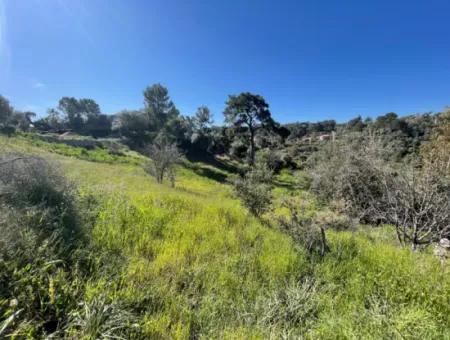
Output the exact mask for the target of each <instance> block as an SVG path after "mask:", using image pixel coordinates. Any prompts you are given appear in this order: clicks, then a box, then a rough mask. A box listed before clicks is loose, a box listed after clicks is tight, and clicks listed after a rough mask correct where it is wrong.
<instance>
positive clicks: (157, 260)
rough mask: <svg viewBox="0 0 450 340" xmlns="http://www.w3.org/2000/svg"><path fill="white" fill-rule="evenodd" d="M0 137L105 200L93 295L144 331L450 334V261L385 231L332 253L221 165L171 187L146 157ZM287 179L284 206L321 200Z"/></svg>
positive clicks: (339, 245)
mask: <svg viewBox="0 0 450 340" xmlns="http://www.w3.org/2000/svg"><path fill="white" fill-rule="evenodd" d="M2 145H3V146H7V147H5V148H4V150H17V151H24V152H30V153H38V154H40V155H44V156H46V157H48V158H51V159H53V160H54V161H57V162H59V163H60V164H61V165H62V167H63V169H64V172H65V173H66V175H67V176H68V177H69V178H70V179H72V180H73V181H75V182H77V184H78V186H79V190H80V193H81V194H87V193H90V194H92V193H93V194H94V195H96V196H97V197H98V198H99V202H100V205H101V209H100V213H99V216H98V218H97V221H96V224H95V226H94V229H93V231H92V238H93V244H94V249H95V252H96V253H95V254H107V258H110V259H111V260H110V261H109V262H108V261H106V266H105V268H103V269H102V271H100V272H99V273H98V274H97V275H94V276H92V277H90V278H87V279H86V284H85V288H84V293H83V296H84V300H85V301H86V302H87V303H90V302H91V301H94V300H95V299H96V298H98V297H99V296H102V297H104V299H106V300H107V301H113V302H116V303H118V304H120V305H121V306H123V308H125V309H126V310H128V311H129V312H131V313H133V314H134V315H135V316H136V318H137V319H136V323H137V325H138V327H139V330H140V334H141V336H143V337H145V338H155V339H189V338H198V337H199V338H224V339H262V338H274V339H278V338H281V337H286V338H311V339H317V338H324V339H380V338H385V339H392V338H393V339H405V338H407V339H425V338H449V337H450V276H449V274H450V273H449V266H448V265H441V264H440V263H439V262H438V261H437V260H436V259H435V258H433V256H431V255H430V254H428V253H413V252H411V251H410V250H409V249H400V248H399V247H398V246H397V244H396V242H395V236H394V234H393V232H392V230H391V229H389V228H388V227H386V228H377V229H369V228H364V229H360V230H358V231H357V232H354V233H351V232H328V237H329V242H330V246H331V249H332V250H331V252H330V253H329V254H327V255H326V256H325V257H324V258H323V259H321V258H317V257H315V256H312V257H311V256H309V255H307V254H306V253H305V252H304V251H303V249H302V248H300V247H298V246H296V245H295V244H294V243H293V241H292V240H291V239H290V238H289V237H288V236H287V235H285V234H283V233H281V232H280V231H278V230H277V228H276V226H275V225H274V224H273V223H272V224H273V226H272V227H268V226H267V225H266V224H261V223H260V221H258V220H257V219H255V218H253V217H251V216H250V215H249V214H248V213H247V212H246V211H245V209H244V208H243V207H242V206H241V205H240V203H239V202H238V201H237V200H236V199H235V198H234V197H233V195H232V190H231V189H230V187H229V186H228V185H227V184H223V183H221V181H218V180H216V179H215V177H214V176H204V175H202V171H209V172H208V173H210V172H218V173H220V174H221V175H223V176H228V174H227V173H226V172H223V171H222V170H218V169H214V168H212V169H211V167H210V166H208V165H202V164H196V165H190V164H185V166H182V167H180V168H179V169H178V171H177V172H178V178H177V182H176V187H175V188H170V187H169V186H168V185H165V184H163V185H160V184H157V183H156V182H155V181H154V180H153V179H152V178H151V177H149V176H148V175H147V174H146V173H145V172H144V171H143V170H142V168H141V167H140V166H139V165H137V164H138V163H139V161H140V160H141V158H139V157H138V156H127V157H123V158H121V160H120V161H115V160H110V159H109V158H108V157H109V156H104V157H105V159H107V161H106V160H105V161H99V160H98V159H97V158H96V156H95V157H94V156H92V155H91V156H92V157H93V158H92V159H90V158H88V159H83V157H82V156H81V155H80V154H78V151H77V150H71V148H70V147H67V150H66V146H64V147H61V146H58V147H56V149H55V148H53V147H50V146H48V145H43V144H40V143H38V144H36V143H35V142H34V141H30V140H28V139H27V138H22V137H20V138H12V139H9V140H6V139H5V138H2V139H0V146H2ZM62 149H63V150H65V151H61V150H62ZM73 149H76V148H73ZM94 152H104V151H98V150H94ZM102 155H103V154H102ZM102 157H103V156H102ZM118 157H121V156H118ZM128 157H130V158H133V159H136V162H134V161H128V160H129V158H128ZM199 168H200V169H201V168H205V169H209V170H199ZM278 181H279V182H280V185H279V186H278V188H277V189H276V190H275V196H276V201H277V202H278V201H279V200H281V199H282V198H283V197H284V196H285V195H288V194H289V195H292V194H295V195H303V197H305V199H309V200H311V201H313V198H311V197H310V196H309V195H308V194H306V193H304V192H302V191H300V189H301V188H299V187H296V186H295V185H296V184H295V183H296V181H294V179H293V176H292V175H291V174H289V173H287V172H283V173H282V174H280V176H279V177H278ZM311 206H312V209H316V208H317V207H316V206H315V205H314V204H312V205H311ZM317 209H318V208H317ZM95 254H93V256H96V255H95ZM99 256H100V255H99Z"/></svg>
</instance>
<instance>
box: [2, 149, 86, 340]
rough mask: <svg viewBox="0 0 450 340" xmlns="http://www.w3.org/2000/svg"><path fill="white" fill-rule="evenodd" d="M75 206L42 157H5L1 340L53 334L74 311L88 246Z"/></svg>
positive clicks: (67, 186)
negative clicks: (9, 337)
mask: <svg viewBox="0 0 450 340" xmlns="http://www.w3.org/2000/svg"><path fill="white" fill-rule="evenodd" d="M76 202H77V198H76V196H75V194H74V188H73V187H72V185H71V184H69V183H68V182H67V181H66V180H65V179H64V177H63V176H62V175H61V174H60V173H59V172H58V170H57V169H56V168H55V167H54V166H52V165H50V164H49V163H48V162H46V161H45V160H43V159H42V158H39V157H30V156H25V155H18V154H15V155H4V156H1V157H0V216H1V217H0V306H1V308H0V309H1V314H0V319H5V320H6V321H4V324H3V326H0V328H1V331H0V336H6V335H8V334H9V335H10V336H12V337H14V336H18V337H33V338H35V337H39V336H43V335H45V334H50V333H52V332H54V331H56V330H57V329H58V328H59V327H60V325H61V324H62V323H63V322H64V320H65V318H66V315H67V310H68V309H71V308H74V307H75V305H76V302H77V299H78V298H79V295H80V291H81V288H82V286H83V284H82V282H81V281H80V279H79V277H80V276H82V275H83V273H82V272H81V271H80V269H81V263H82V261H83V257H84V256H83V255H82V252H81V251H79V246H80V245H81V244H83V246H86V241H87V238H86V237H85V236H86V235H85V233H84V231H85V230H84V229H83V228H82V227H81V218H80V215H81V214H79V211H78V210H77V207H76ZM86 215H89V214H86Z"/></svg>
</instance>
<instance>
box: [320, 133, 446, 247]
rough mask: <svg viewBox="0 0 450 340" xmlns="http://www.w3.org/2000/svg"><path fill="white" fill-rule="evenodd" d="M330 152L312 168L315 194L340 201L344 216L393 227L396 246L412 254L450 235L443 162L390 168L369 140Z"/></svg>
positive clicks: (434, 160) (428, 160)
mask: <svg viewBox="0 0 450 340" xmlns="http://www.w3.org/2000/svg"><path fill="white" fill-rule="evenodd" d="M332 147H333V148H334V149H333V150H330V151H329V152H328V153H326V154H324V155H323V156H322V159H320V160H319V161H318V163H317V164H316V167H315V168H314V172H313V178H314V180H313V189H314V190H316V192H317V193H318V194H319V195H321V196H322V197H324V196H325V198H326V199H327V200H328V201H330V200H333V199H334V200H341V201H343V202H345V210H346V212H347V213H348V214H350V215H351V216H353V217H356V218H359V219H361V220H363V221H365V222H368V223H375V224H379V223H387V224H392V225H394V226H395V228H396V232H397V237H398V240H399V242H400V243H401V244H402V245H404V246H405V245H407V244H411V245H412V247H413V249H417V248H419V247H421V246H424V245H427V244H430V243H432V242H437V241H439V240H440V239H441V238H443V237H449V236H450V181H449V180H448V179H449V176H448V175H447V176H446V175H445V169H447V170H448V168H447V162H448V159H447V158H445V157H439V158H436V157H434V158H433V157H432V158H417V159H416V160H415V161H413V162H409V163H406V162H404V163H403V164H400V165H399V164H391V163H389V162H388V161H386V159H385V155H386V153H387V152H388V151H386V149H385V148H383V147H382V146H381V145H380V143H378V142H377V141H376V139H375V138H372V137H371V136H368V137H366V138H364V139H363V140H361V141H359V142H358V145H356V144H349V143H343V144H334V145H333V146H332ZM326 156H328V158H326Z"/></svg>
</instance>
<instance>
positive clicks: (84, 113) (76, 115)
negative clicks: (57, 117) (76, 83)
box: [58, 97, 100, 133]
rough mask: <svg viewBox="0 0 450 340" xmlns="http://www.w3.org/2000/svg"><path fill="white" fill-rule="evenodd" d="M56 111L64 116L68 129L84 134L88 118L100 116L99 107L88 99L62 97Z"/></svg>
mask: <svg viewBox="0 0 450 340" xmlns="http://www.w3.org/2000/svg"><path fill="white" fill-rule="evenodd" d="M58 110H59V111H61V112H62V113H63V114H64V116H65V118H66V119H67V122H68V125H69V127H70V128H71V129H72V130H74V131H75V132H78V133H83V132H85V131H84V129H85V124H86V122H87V120H88V119H89V118H91V119H92V118H96V117H97V116H98V115H100V106H99V105H98V104H97V103H96V102H95V100H93V99H89V98H81V99H76V98H74V97H63V98H61V99H60V100H59V103H58Z"/></svg>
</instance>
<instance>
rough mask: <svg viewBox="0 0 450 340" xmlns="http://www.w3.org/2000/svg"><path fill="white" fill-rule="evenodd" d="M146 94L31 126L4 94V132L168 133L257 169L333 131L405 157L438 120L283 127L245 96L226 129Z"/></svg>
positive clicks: (237, 100) (231, 106) (157, 92)
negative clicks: (140, 102) (140, 100)
mask: <svg viewBox="0 0 450 340" xmlns="http://www.w3.org/2000/svg"><path fill="white" fill-rule="evenodd" d="M143 97H144V106H143V108H141V109H137V110H123V111H121V112H118V113H116V114H108V115H107V114H105V113H102V111H101V109H100V106H99V105H98V104H97V102H96V101H95V100H93V99H89V98H78V99H77V98H74V97H63V98H61V99H60V100H59V102H58V105H57V107H55V108H52V109H49V110H48V113H47V115H46V116H45V117H42V118H40V119H38V120H34V121H33V118H35V117H36V114H35V113H33V112H22V111H17V110H15V109H14V108H13V107H12V106H11V105H10V104H9V102H8V100H7V99H6V98H4V97H2V96H0V129H1V130H0V131H1V132H3V133H6V134H11V133H14V131H16V130H21V131H28V130H30V129H34V130H37V131H38V132H55V133H62V132H65V131H72V132H74V133H76V134H80V135H86V136H92V137H94V138H99V137H116V138H121V139H122V140H123V141H124V142H125V143H127V144H128V145H129V146H130V147H132V148H135V149H137V150H146V149H148V148H147V147H148V146H149V145H151V144H152V143H153V141H154V140H155V138H156V137H157V136H158V135H160V134H163V135H164V136H165V138H166V139H167V140H168V141H170V142H171V143H175V144H176V145H177V147H179V148H180V149H181V150H182V151H183V153H187V154H197V155H198V154H200V155H201V154H205V153H209V154H227V155H229V156H231V157H233V158H236V159H238V160H241V161H247V162H248V164H253V163H254V160H255V155H256V153H257V151H258V150H261V149H265V150H269V151H271V152H272V153H273V155H272V156H273V157H272V159H273V160H275V159H277V160H275V161H276V162H278V163H279V165H280V166H287V165H289V164H290V165H292V164H295V162H294V161H293V160H294V159H297V163H298V161H304V160H306V158H307V157H309V155H310V154H311V152H313V151H317V148H316V147H315V146H308V145H304V143H303V144H302V142H304V140H305V139H308V138H311V137H317V136H321V135H326V134H331V133H335V134H336V136H337V138H342V137H343V136H347V135H350V134H352V133H361V134H369V133H373V132H377V133H378V135H380V136H381V137H382V140H383V143H384V144H385V145H390V146H392V147H393V148H394V149H395V152H394V153H393V157H396V158H397V159H401V158H403V157H406V156H408V155H411V154H413V153H415V152H417V151H418V150H419V148H420V145H421V144H422V143H423V142H426V141H428V140H429V139H430V136H431V133H432V131H433V129H435V128H436V125H437V122H438V119H437V117H438V116H439V113H437V114H432V113H425V114H418V115H411V116H406V117H398V116H397V114H395V113H392V112H391V113H387V114H385V115H381V116H379V117H377V118H375V119H371V118H367V119H363V118H362V117H361V116H358V117H356V118H354V119H351V120H349V121H348V122H346V123H337V122H336V121H335V120H324V121H319V122H314V123H313V122H298V123H290V124H285V125H281V124H279V123H277V122H276V121H275V120H274V119H273V117H272V113H271V111H270V108H269V104H268V103H267V102H266V101H265V99H264V98H263V97H262V96H260V95H257V94H252V93H249V92H243V93H240V94H238V95H230V96H229V98H228V100H227V101H226V103H225V104H226V106H225V109H224V112H223V114H224V120H225V124H224V125H222V126H218V125H214V121H213V118H212V113H211V111H210V110H209V108H208V107H206V106H200V107H199V108H198V109H197V111H196V112H195V113H194V115H191V116H188V115H183V114H181V113H180V111H179V110H178V109H177V107H176V105H175V104H174V102H173V101H172V100H171V98H170V95H169V91H168V89H167V88H166V87H164V86H162V85H161V84H154V85H151V86H148V87H147V88H146V89H145V90H144V91H143ZM289 146H292V148H289ZM302 154H303V156H302ZM305 155H306V156H305ZM278 167H279V166H275V170H276V169H277V168H278Z"/></svg>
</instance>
